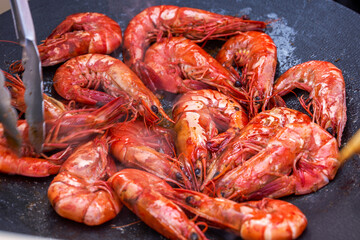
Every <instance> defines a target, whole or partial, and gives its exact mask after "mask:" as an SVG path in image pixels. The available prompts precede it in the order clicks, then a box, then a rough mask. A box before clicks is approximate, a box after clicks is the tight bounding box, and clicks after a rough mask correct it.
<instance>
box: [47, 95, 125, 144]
mask: <svg viewBox="0 0 360 240" xmlns="http://www.w3.org/2000/svg"><path fill="white" fill-rule="evenodd" d="M127 105H128V103H127V101H124V99H122V98H117V99H115V100H113V101H111V102H109V103H107V104H106V105H104V106H103V107H101V108H99V109H82V110H71V111H66V112H65V113H64V114H63V115H62V116H61V117H60V118H58V119H50V120H47V121H45V129H46V133H45V143H44V148H43V149H44V151H51V150H54V149H62V148H67V147H69V146H72V145H75V146H76V145H78V144H81V143H84V142H88V141H90V140H91V139H92V138H93V137H94V136H96V135H98V134H103V133H104V131H105V130H106V129H108V128H110V127H112V124H113V123H115V122H116V121H118V120H119V119H120V118H122V117H124V116H126V115H127V109H128V106H127Z"/></svg>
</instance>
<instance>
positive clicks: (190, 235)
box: [108, 169, 207, 240]
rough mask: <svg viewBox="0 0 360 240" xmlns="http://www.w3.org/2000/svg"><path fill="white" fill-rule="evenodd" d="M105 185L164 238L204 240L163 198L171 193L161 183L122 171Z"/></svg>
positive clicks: (141, 175) (193, 224)
mask: <svg viewBox="0 0 360 240" xmlns="http://www.w3.org/2000/svg"><path fill="white" fill-rule="evenodd" d="M108 182H109V183H110V184H111V186H112V187H113V189H114V190H115V192H116V193H117V195H118V196H119V198H120V200H121V202H122V203H123V204H124V205H125V206H126V207H127V208H129V209H130V210H131V211H132V212H134V213H135V214H136V215H137V216H138V217H139V218H140V219H141V220H142V221H144V222H145V223H146V224H147V225H149V226H150V227H151V228H153V229H154V230H156V231H157V232H159V233H160V234H162V235H164V236H165V237H166V238H169V239H182V240H186V239H197V240H200V239H207V238H206V237H205V235H204V234H203V233H202V231H201V230H200V229H199V228H198V227H197V225H196V224H195V223H194V222H193V221H191V220H189V219H188V217H187V216H186V214H185V213H184V212H183V211H182V210H181V209H180V207H178V206H177V205H176V204H175V203H173V202H172V201H170V200H169V199H167V198H166V197H164V196H163V193H164V192H167V191H173V189H172V187H171V186H170V185H168V184H167V183H166V182H165V181H164V180H162V179H160V178H158V177H156V176H154V175H152V174H150V173H147V172H143V171H140V170H136V169H124V170H122V171H120V172H118V173H116V174H115V175H113V176H112V177H111V178H110V179H109V180H108Z"/></svg>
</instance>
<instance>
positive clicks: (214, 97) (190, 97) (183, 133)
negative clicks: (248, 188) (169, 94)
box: [173, 90, 248, 189]
mask: <svg viewBox="0 0 360 240" xmlns="http://www.w3.org/2000/svg"><path fill="white" fill-rule="evenodd" d="M173 117H174V120H175V126H174V129H175V131H176V133H177V137H176V140H175V144H176V148H177V152H178V155H179V159H180V161H181V162H182V163H183V167H184V171H185V174H186V175H187V176H188V177H189V178H190V179H192V182H193V184H194V186H193V188H194V189H198V188H199V187H200V184H201V182H202V181H203V179H204V178H205V174H206V168H207V166H208V164H209V162H208V161H209V160H210V152H209V151H208V149H207V141H208V140H210V139H212V138H213V137H215V136H217V135H218V133H219V130H221V131H225V132H223V133H221V134H222V135H223V136H224V137H223V138H227V137H228V138H231V137H232V136H233V134H234V133H235V132H236V131H239V130H240V129H242V128H243V127H245V125H246V124H247V123H248V117H247V114H246V112H245V110H244V109H243V108H242V107H241V105H240V104H239V103H237V102H236V101H235V100H234V99H232V98H231V97H228V96H226V95H224V94H222V93H220V92H218V91H215V90H198V91H190V92H187V93H186V94H184V95H183V96H182V97H181V98H180V99H179V100H178V101H177V102H176V103H175V104H174V106H173Z"/></svg>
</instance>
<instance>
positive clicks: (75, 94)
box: [53, 54, 172, 122]
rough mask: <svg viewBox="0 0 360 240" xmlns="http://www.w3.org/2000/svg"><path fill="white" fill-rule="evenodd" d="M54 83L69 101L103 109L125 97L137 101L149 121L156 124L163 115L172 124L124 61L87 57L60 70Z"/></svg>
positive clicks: (84, 56) (67, 64) (106, 57)
mask: <svg viewBox="0 0 360 240" xmlns="http://www.w3.org/2000/svg"><path fill="white" fill-rule="evenodd" d="M53 83H54V88H55V90H56V92H57V93H58V94H59V95H60V96H62V97H63V98H65V99H67V100H75V101H77V102H82V103H86V104H92V105H94V104H100V105H102V104H104V103H107V102H109V101H111V100H113V99H115V98H116V97H124V98H129V101H132V100H134V103H133V105H134V108H136V110H137V111H138V112H139V113H140V115H142V116H144V117H145V119H147V120H149V121H151V122H153V121H156V120H158V119H159V117H158V116H157V115H156V114H160V115H161V116H163V117H164V118H166V119H168V120H169V121H172V120H171V119H170V118H169V117H168V116H167V115H166V113H165V111H164V110H163V108H162V106H161V104H160V101H159V99H158V98H157V97H156V96H155V95H154V94H153V93H152V92H151V91H150V90H149V89H148V88H146V87H145V85H144V84H143V82H142V81H141V80H140V79H139V78H138V77H137V76H136V74H135V73H133V72H132V71H131V70H130V69H129V68H128V67H127V66H126V65H125V64H124V63H123V62H122V61H120V60H118V59H116V58H113V57H110V56H108V55H103V54H86V55H82V56H78V57H75V58H72V59H70V60H69V61H67V62H66V63H65V64H63V65H62V66H60V67H59V68H58V69H57V71H56V73H55V76H54V79H53ZM92 89H94V90H92ZM99 89H103V90H104V91H105V92H102V91H99Z"/></svg>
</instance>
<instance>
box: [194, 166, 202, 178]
mask: <svg viewBox="0 0 360 240" xmlns="http://www.w3.org/2000/svg"><path fill="white" fill-rule="evenodd" d="M200 173H201V170H200V168H196V169H195V175H196V176H198V177H199V175H200Z"/></svg>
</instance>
